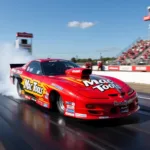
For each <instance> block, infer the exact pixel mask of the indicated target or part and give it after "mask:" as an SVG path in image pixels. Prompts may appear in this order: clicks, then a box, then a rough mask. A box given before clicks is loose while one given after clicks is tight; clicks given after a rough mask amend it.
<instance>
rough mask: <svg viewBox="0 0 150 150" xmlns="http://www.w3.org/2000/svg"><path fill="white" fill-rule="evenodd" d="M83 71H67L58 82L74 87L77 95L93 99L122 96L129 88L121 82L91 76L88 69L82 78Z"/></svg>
mask: <svg viewBox="0 0 150 150" xmlns="http://www.w3.org/2000/svg"><path fill="white" fill-rule="evenodd" d="M83 70H84V69H81V70H79V69H75V70H69V73H67V74H66V76H61V77H59V79H60V81H59V82H61V81H63V82H65V83H67V84H68V85H70V87H74V89H75V90H76V91H77V94H78V95H82V96H84V97H87V98H93V99H94V98H95V99H108V98H109V97H110V96H123V95H124V94H125V92H127V91H128V90H129V87H128V86H126V84H125V83H123V82H122V81H120V82H118V81H117V80H116V81H115V80H113V79H111V78H109V77H105V76H98V75H92V74H91V73H90V70H88V69H86V71H84V76H83V74H82V72H83ZM68 87H69V86H68Z"/></svg>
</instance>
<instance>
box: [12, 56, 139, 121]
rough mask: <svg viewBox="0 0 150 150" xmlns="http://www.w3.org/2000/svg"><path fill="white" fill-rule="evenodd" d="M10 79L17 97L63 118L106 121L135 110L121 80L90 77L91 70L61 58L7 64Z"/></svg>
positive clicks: (133, 97)
mask: <svg viewBox="0 0 150 150" xmlns="http://www.w3.org/2000/svg"><path fill="white" fill-rule="evenodd" d="M10 68H11V69H10V79H11V82H12V84H13V85H14V86H15V88H16V91H17V94H18V96H19V97H21V98H23V99H25V100H32V101H35V103H37V104H39V105H41V106H43V107H46V108H48V109H53V108H56V109H57V110H58V112H59V113H60V114H62V115H64V116H70V117H74V118H80V119H87V120H88V119H89V120H95V119H109V118H121V117H126V116H129V115H131V114H133V113H135V112H136V111H138V110H139V105H138V98H137V94H136V91H135V90H134V89H132V88H131V87H130V86H129V85H127V84H126V83H124V82H123V81H121V80H119V79H117V78H114V77H110V76H102V75H94V74H92V70H91V69H87V68H82V67H80V66H78V65H77V64H76V63H73V62H71V61H68V60H63V59H49V58H46V59H37V60H32V61H30V62H28V63H26V64H10Z"/></svg>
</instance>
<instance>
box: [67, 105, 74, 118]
mask: <svg viewBox="0 0 150 150" xmlns="http://www.w3.org/2000/svg"><path fill="white" fill-rule="evenodd" d="M72 106H73V105H72ZM70 107H71V105H70ZM74 113H75V110H74V109H71V108H66V111H65V115H68V116H74Z"/></svg>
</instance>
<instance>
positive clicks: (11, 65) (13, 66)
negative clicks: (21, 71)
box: [10, 64, 25, 69]
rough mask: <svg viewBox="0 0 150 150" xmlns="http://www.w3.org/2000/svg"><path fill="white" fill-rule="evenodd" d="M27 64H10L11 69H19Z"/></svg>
mask: <svg viewBox="0 0 150 150" xmlns="http://www.w3.org/2000/svg"><path fill="white" fill-rule="evenodd" d="M23 65H25V64H10V68H11V69H12V68H17V67H22V66H23Z"/></svg>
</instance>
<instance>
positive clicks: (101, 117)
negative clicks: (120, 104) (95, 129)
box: [99, 116, 109, 119]
mask: <svg viewBox="0 0 150 150" xmlns="http://www.w3.org/2000/svg"><path fill="white" fill-rule="evenodd" d="M108 118H109V116H100V117H99V119H108Z"/></svg>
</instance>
